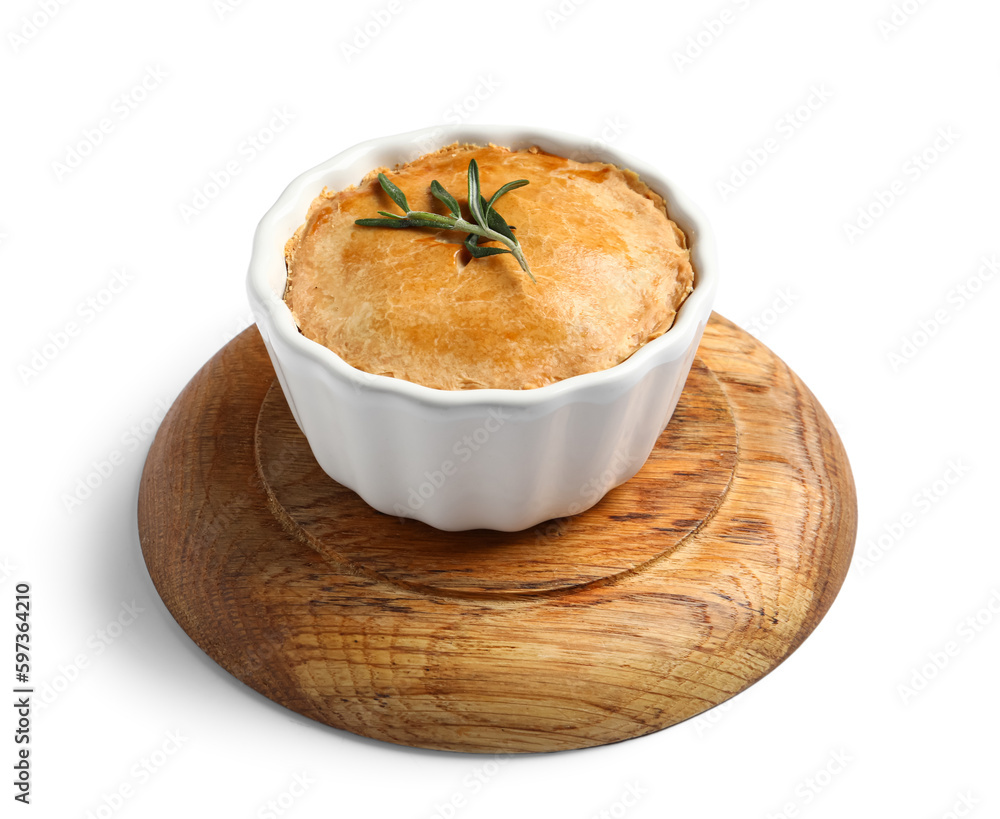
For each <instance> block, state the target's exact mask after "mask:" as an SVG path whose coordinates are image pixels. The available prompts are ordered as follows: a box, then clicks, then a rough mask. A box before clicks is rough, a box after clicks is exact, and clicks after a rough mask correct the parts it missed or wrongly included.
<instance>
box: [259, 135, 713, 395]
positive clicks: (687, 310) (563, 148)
mask: <svg viewBox="0 0 1000 819" xmlns="http://www.w3.org/2000/svg"><path fill="white" fill-rule="evenodd" d="M454 142H460V143H473V144H487V143H493V144H495V145H501V146H504V147H507V148H511V149H517V148H526V147H529V146H531V145H537V146H538V147H540V148H542V149H543V150H546V151H549V152H550V153H554V154H559V155H562V156H573V155H578V156H579V155H580V154H581V152H582V151H584V150H585V151H586V161H600V162H607V163H609V164H612V165H616V166H618V167H619V168H627V169H628V170H631V171H633V172H635V173H636V174H638V175H639V178H640V179H642V181H643V182H644V183H645V184H646V185H648V186H649V187H650V188H651V189H652V190H653V191H655V192H656V193H658V194H659V195H660V196H662V197H663V199H664V200H665V202H666V204H667V212H668V214H669V216H670V218H671V219H672V220H673V221H674V222H676V223H677V225H678V226H679V227H680V228H681V230H682V231H684V234H685V236H686V237H687V240H688V246H689V248H690V249H691V263H692V267H693V269H694V288H693V290H692V291H691V293H689V294H688V296H687V298H686V299H685V300H684V302H683V303H682V304H681V306H680V309H679V310H678V311H677V315H676V316H675V318H674V323H673V325H672V326H671V327H670V329H669V330H667V332H665V333H664V334H663V335H661V336H659V337H658V338H655V339H653V340H652V341H649V342H647V343H646V344H644V345H643V346H642V347H640V348H639V349H638V350H636V351H635V352H634V353H633V354H632V355H631V356H629V357H628V358H627V359H625V360H624V361H622V362H620V363H618V364H615V365H614V366H612V367H608V368H606V369H603V370H596V371H593V372H589V373H582V374H580V375H575V376H571V377H569V378H565V379H562V380H560V381H556V382H554V383H552V384H546V385H545V386H542V387H535V388H532V389H526V390H510V389H495V388H487V389H474V390H444V389H437V388H435V387H428V386H425V385H423V384H417V383H415V382H413V381H407V380H405V379H401V378H395V377H392V376H385V375H374V374H372V373H367V372H364V371H362V370H359V369H357V368H355V367H353V366H351V365H350V364H348V363H347V362H346V361H344V359H342V358H341V357H340V356H339V355H337V354H336V353H335V352H334V351H333V350H331V349H329V348H328V347H325V346H324V345H322V344H320V343H318V342H316V341H313V340H312V339H309V338H307V337H306V336H304V335H303V334H302V333H301V332H300V331H299V329H298V327H297V325H296V323H295V320H294V318H293V317H292V312H291V310H290V309H289V307H288V305H287V304H286V303H285V301H284V288H283V289H282V293H280V294H279V293H277V292H275V290H274V288H273V287H272V286H271V284H270V281H271V279H272V278H274V279H277V278H279V277H278V275H277V270H276V268H275V265H276V264H278V263H280V265H281V276H280V279H281V280H282V281H286V282H287V271H286V270H285V262H284V246H285V243H286V242H287V240H288V239H289V238H291V235H292V234H291V233H290V232H289V233H288V235H287V236H283V235H279V234H280V233H281V230H280V224H281V223H282V222H283V221H287V220H288V219H289V218H290V217H293V218H292V219H291V221H292V222H295V218H294V217H296V215H297V216H298V217H299V218H298V222H296V223H295V224H296V227H297V226H298V225H299V224H301V223H302V222H303V221H305V216H306V212H307V210H308V207H309V204H310V203H311V202H312V200H313V199H315V197H316V196H318V195H319V193H320V191H321V190H322V188H323V187H324V186H327V187H330V186H329V185H327V183H326V181H325V180H326V179H327V178H329V177H330V176H332V175H334V174H337V173H343V172H346V171H347V170H348V168H350V167H351V166H353V165H355V164H357V163H359V162H360V161H361V160H362V159H364V158H365V157H366V156H370V155H373V154H376V153H380V157H381V158H380V159H379V160H377V161H373V162H372V163H371V165H370V167H369V168H368V169H367V170H366V171H364V172H362V173H360V174H358V175H357V177H356V178H355V179H353V180H352V181H351V182H350V183H343V184H340V185H338V189H339V188H342V187H344V186H345V185H346V184H357V183H358V182H360V181H361V178H362V177H363V176H364V175H365V173H368V172H369V171H371V170H373V169H374V168H377V167H380V166H383V165H390V164H396V163H397V162H403V161H406V160H407V159H412V158H415V156H416V154H415V153H413V151H412V146H413V145H416V144H429V143H433V144H434V145H435V146H438V147H441V146H445V145H450V144H452V143H454ZM408 146H409V147H410V148H411V150H410V152H409V154H405V153H404V149H405V148H407V147H408ZM428 150H433V148H429V149H428ZM389 153H394V154H396V155H397V156H398V159H396V160H395V161H394V162H393V161H387V159H386V154H389ZM293 230H294V228H293ZM716 267H717V263H716V258H715V243H714V239H713V236H712V232H711V228H710V227H709V224H708V221H707V220H706V219H705V217H704V215H703V214H702V212H701V210H700V209H699V208H698V207H697V206H696V205H695V204H694V203H693V202H691V200H689V199H688V198H687V196H685V195H684V194H683V193H682V192H681V191H680V190H678V189H677V187H676V186H675V185H674V184H673V183H672V182H671V181H670V180H668V179H667V178H665V177H664V176H663V175H662V174H661V173H660V172H659V171H658V170H656V169H655V168H653V167H651V166H650V165H648V164H647V163H646V162H643V161H642V160H640V159H637V158H635V157H633V156H631V155H629V154H626V153H624V152H622V151H619V150H617V149H615V148H613V147H611V146H608V145H595V144H592V143H590V142H588V141H587V140H586V139H585V138H582V137H580V136H577V135H574V134H570V133H566V132H562V131H553V130H550V129H545V128H536V127H519V126H511V125H463V126H452V127H446V126H439V127H431V128H423V129H419V130H415V131H408V132H405V133H401V134H395V135H392V136H387V137H379V138H376V139H371V140H367V141H365V142H362V143H359V144H357V145H355V146H353V147H351V148H348V149H347V150H345V151H342V152H340V153H338V154H337V155H336V156H334V157H332V158H330V159H328V160H327V161H325V162H322V163H320V164H319V165H316V166H315V167H313V168H310V169H309V170H307V171H305V172H303V173H301V174H300V175H299V176H297V177H296V178H295V179H293V180H292V181H291V183H289V185H288V186H287V187H286V188H285V190H284V191H283V192H282V194H281V195H280V196H279V197H278V200H277V201H276V202H275V203H274V205H272V206H271V208H270V209H269V210H268V211H267V213H266V214H264V217H263V218H262V219H261V221H260V223H259V224H258V226H257V230H256V232H255V234H254V240H253V251H252V254H251V258H250V269H249V273H248V276H247V291H248V295H249V297H250V300H251V303H252V304H253V305H254V307H255V312H256V311H257V310H259V311H263V312H264V313H265V314H266V315H267V317H268V318H269V322H268V323H269V325H270V329H271V330H272V331H274V332H276V333H279V334H280V335H281V338H282V340H284V341H285V343H287V344H289V345H291V346H292V347H293V348H295V349H296V350H297V351H298V352H299V353H301V354H302V355H303V356H306V357H307V358H309V359H311V360H312V361H314V362H315V363H317V364H318V365H320V366H321V367H323V368H324V369H325V370H327V371H328V372H330V373H331V374H333V375H335V376H336V377H337V378H339V379H342V380H344V381H345V382H347V383H348V384H352V385H353V386H355V387H356V388H358V389H363V390H367V391H376V392H385V393H392V394H395V395H400V396H404V397H406V398H408V399H409V400H411V401H415V402H417V403H420V404H423V405H426V406H431V407H442V408H444V407H474V406H479V405H484V404H489V405H491V406H499V407H510V408H515V409H530V408H533V407H540V406H541V405H546V404H550V403H551V402H553V401H555V402H556V403H561V402H562V401H563V400H565V399H566V398H568V397H569V396H570V395H571V394H573V395H574V397H575V394H577V393H578V392H580V391H584V392H590V391H591V389H594V390H596V391H598V392H600V393H605V392H608V391H610V392H614V391H616V388H623V387H625V386H626V385H628V384H630V383H633V382H634V381H635V380H636V379H638V378H639V377H641V375H642V374H643V373H644V372H645V371H646V369H647V368H648V366H649V365H650V364H653V363H656V362H658V361H664V360H670V359H672V358H673V357H674V354H676V356H680V355H683V354H684V353H685V351H686V349H687V346H688V344H689V342H690V339H691V336H692V335H693V334H694V333H695V332H697V330H698V322H699V320H700V317H701V316H702V315H703V314H704V312H705V311H704V310H703V309H701V308H702V307H703V306H704V305H705V304H706V303H707V304H708V305H711V303H712V300H713V298H714V294H715V289H716V283H717V270H716Z"/></svg>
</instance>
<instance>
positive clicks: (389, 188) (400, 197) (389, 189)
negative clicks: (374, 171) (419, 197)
mask: <svg viewBox="0 0 1000 819" xmlns="http://www.w3.org/2000/svg"><path fill="white" fill-rule="evenodd" d="M378 181H379V184H380V185H381V186H382V190H384V191H385V192H386V193H387V194H389V198H390V199H391V200H392V201H393V202H395V203H396V204H397V205H399V206H400V207H401V208H402V209H403V213H409V212H410V206H409V204H407V202H406V196H405V194H404V193H403V192H402V191H401V190H400V189H399V188H397V187H396V186H395V185H393V184H392V182H390V181H389V177H387V176H386V175H385V174H384V173H380V174H379V175H378Z"/></svg>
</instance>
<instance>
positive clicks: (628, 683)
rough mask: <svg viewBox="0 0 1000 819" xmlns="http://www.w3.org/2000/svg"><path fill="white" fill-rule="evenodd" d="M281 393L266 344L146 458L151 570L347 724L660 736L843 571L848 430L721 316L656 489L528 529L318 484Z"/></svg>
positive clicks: (711, 695) (273, 689)
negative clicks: (447, 516)
mask: <svg viewBox="0 0 1000 819" xmlns="http://www.w3.org/2000/svg"><path fill="white" fill-rule="evenodd" d="M273 382H274V373H273V370H272V369H271V365H270V362H269V360H268V358H267V354H266V352H265V350H264V347H263V344H262V343H261V342H260V339H259V337H258V335H257V331H256V329H255V328H250V329H249V330H247V331H246V332H244V333H243V334H242V335H240V336H239V337H238V338H236V339H234V340H233V341H232V342H230V343H229V344H228V345H227V346H226V347H225V348H223V349H222V350H221V351H220V352H219V353H218V354H217V355H216V356H215V357H214V358H213V359H211V360H210V361H209V362H208V363H207V364H206V365H205V366H204V367H203V368H202V370H201V371H200V372H199V373H198V374H197V375H196V376H195V377H194V378H193V379H192V381H191V382H190V384H188V386H187V387H186V388H185V390H184V391H183V392H182V393H181V395H180V396H179V397H178V399H177V401H176V402H175V404H174V406H173V407H172V408H171V410H170V412H169V413H168V414H167V417H166V418H165V420H164V422H163V425H162V426H161V428H160V431H159V433H158V434H157V437H156V439H155V441H154V443H153V446H152V448H151V450H150V453H149V456H148V458H147V461H146V466H145V470H144V473H143V477H142V484H141V487H140V496H139V529H140V537H141V541H142V549H143V554H144V557H145V559H146V564H147V566H148V568H149V572H150V576H151V577H152V579H153V582H154V584H155V585H156V588H157V590H158V591H159V593H160V595H161V596H162V598H163V600H164V602H165V603H166V605H167V607H168V608H169V609H170V611H171V613H172V614H173V615H174V617H175V618H176V619H177V621H178V623H180V625H181V627H182V628H183V629H184V630H185V631H186V632H187V633H188V634H189V635H190V636H191V637H192V639H193V640H194V641H195V642H196V643H197V644H198V645H199V646H200V647H201V648H202V649H204V650H205V651H206V652H207V653H208V654H209V656H211V657H212V658H213V659H215V660H216V661H217V662H218V663H219V664H220V665H221V666H222V667H223V668H226V669H227V670H228V671H230V672H231V673H232V674H234V675H235V676H236V677H238V678H239V679H241V680H243V681H244V682H245V683H247V684H248V685H249V686H251V687H253V688H254V689H256V690H257V691H259V692H261V693H262V694H264V695H265V696H267V697H270V698H271V699H273V700H275V701H277V702H279V703H282V704H283V705H285V706H287V707H289V708H291V709H293V710H295V711H297V712H299V713H301V714H304V715H306V716H308V717H311V718H313V719H316V720H319V721H321V722H324V723H327V724H329V725H332V726H335V727H338V728H344V729H346V730H349V731H353V732H355V733H359V734H363V735H366V736H370V737H375V738H378V739H382V740H387V741H390V742H396V743H401V744H406V745H416V746H421V747H427V748H438V749H446V750H456V751H476V752H496V751H511V752H530V751H555V750H563V749H569V748H580V747H587V746H592V745H600V744H605V743H609V742H616V741H619V740H622V739H627V738H630V737H635V736H640V735H643V734H647V733H650V732H653V731H657V730H660V729H662V728H665V727H667V726H669V725H673V724H675V723H677V722H679V721H681V720H684V719H687V718H689V717H691V716H694V715H696V714H698V713H700V712H701V711H703V710H705V709H707V708H710V707H712V706H714V705H717V704H719V703H720V702H723V701H725V700H726V699H728V698H729V697H731V696H733V695H734V694H737V693H739V692H740V691H742V690H743V689H744V688H746V687H747V686H748V685H751V684H752V683H754V682H756V681H757V680H759V679H760V678H761V677H763V676H764V675H765V674H767V673H768V672H769V671H771V670H772V669H773V668H774V667H775V666H777V665H778V664H779V663H780V662H781V661H782V660H784V659H785V658H786V657H787V656H788V655H789V654H790V653H791V652H792V651H794V650H795V648H797V647H798V645H799V644H800V643H801V642H802V641H803V640H804V639H805V638H806V637H807V636H808V634H809V633H810V632H811V631H812V630H813V628H815V626H816V624H817V623H818V622H819V620H820V619H821V618H822V617H823V615H824V614H825V613H826V611H827V609H828V608H829V606H830V604H831V603H832V601H833V599H834V597H835V596H836V594H837V592H838V590H839V589H840V586H841V583H842V582H843V579H844V576H845V574H846V572H847V567H848V564H849V562H850V557H851V554H852V551H853V547H854V538H855V532H856V523H857V520H856V518H857V516H856V500H855V492H854V483H853V479H852V477H851V472H850V467H849V465H848V461H847V458H846V455H845V453H844V451H843V448H842V446H841V443H840V440H839V438H838V436H837V434H836V431H835V430H834V428H833V426H832V424H831V423H830V420H829V418H828V417H827V416H826V414H825V413H824V411H823V409H822V408H821V407H820V405H819V404H818V402H817V401H816V399H815V398H814V397H813V395H812V394H811V393H810V392H809V390H808V389H807V388H806V387H805V385H804V384H802V382H801V381H800V380H799V379H798V378H797V377H796V376H795V374H794V373H792V372H791V371H790V370H789V369H788V367H787V366H785V365H784V364H783V363H782V362H781V361H780V360H779V359H778V358H776V357H775V356H774V355H773V354H772V353H771V352H770V351H769V350H767V348H765V347H764V346H763V345H761V344H760V343H759V342H757V341H755V340H754V339H753V338H751V337H750V336H749V335H748V334H746V333H745V332H743V331H742V330H740V329H739V328H737V327H736V326H735V325H733V324H731V323H730V322H728V321H726V320H725V319H723V318H721V317H719V316H717V315H714V316H713V318H712V321H711V322H710V324H709V326H708V328H707V329H706V332H705V336H704V338H703V340H702V344H701V347H700V348H699V353H698V359H697V360H696V363H695V366H694V368H693V370H692V375H691V377H690V379H689V380H688V383H687V386H686V387H685V391H684V394H683V395H682V397H681V401H680V404H679V405H678V408H677V411H676V413H675V415H674V418H673V420H672V421H671V423H670V425H669V426H668V428H667V430H666V431H665V432H664V434H663V436H662V437H661V439H660V441H659V442H658V444H657V446H656V448H655V449H654V451H653V454H652V455H651V457H650V459H649V461H648V462H647V463H646V465H645V466H644V467H643V468H642V470H640V472H639V473H638V475H636V477H634V478H633V479H632V480H630V481H628V482H627V483H625V484H623V485H622V486H620V487H618V488H617V489H614V490H612V492H611V493H609V494H608V495H607V496H606V497H605V499H604V500H602V501H601V502H600V503H599V504H598V505H597V506H595V507H594V508H592V509H590V510H589V511H587V512H584V513H581V514H580V515H577V516H575V517H572V518H565V519H562V520H559V521H550V522H548V523H545V524H542V525H541V526H539V527H537V528H536V529H532V530H527V531H525V532H517V533H497V532H485V531H475V532H466V533H450V532H439V531H437V530H435V529H432V528H430V527H428V526H426V525H424V524H421V523H418V522H416V521H409V520H406V521H404V520H400V519H398V518H395V517H391V516H387V515H382V514H380V513H378V512H375V511H374V510H372V509H370V508H369V507H368V506H367V505H366V504H364V503H363V502H362V501H361V500H360V499H358V498H357V496H355V495H354V493H353V492H350V491H349V490H346V489H344V488H343V487H340V486H339V485H337V484H336V483H335V482H333V481H332V480H330V479H329V478H328V477H326V475H325V474H324V473H322V472H321V471H320V470H319V467H318V466H317V465H316V464H315V462H314V461H313V460H312V456H311V455H310V454H309V451H308V446H307V445H306V444H305V440H304V438H303V437H302V435H301V433H300V432H299V431H298V429H297V427H296V426H295V424H294V421H293V420H292V419H291V415H290V413H289V412H288V409H287V406H286V405H285V403H284V399H283V396H282V395H281V392H280V390H279V389H278V388H277V387H276V386H275V385H274V384H273ZM806 682H807V681H804V684H805V683H806Z"/></svg>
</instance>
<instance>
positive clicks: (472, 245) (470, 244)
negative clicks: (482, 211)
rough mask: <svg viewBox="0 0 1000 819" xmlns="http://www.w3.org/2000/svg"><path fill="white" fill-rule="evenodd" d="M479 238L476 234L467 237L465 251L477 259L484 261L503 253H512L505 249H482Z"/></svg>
mask: <svg viewBox="0 0 1000 819" xmlns="http://www.w3.org/2000/svg"><path fill="white" fill-rule="evenodd" d="M478 242H479V237H478V236H476V234H475V233H470V234H469V235H468V236H466V237H465V249H466V250H468V251H469V253H471V254H472V255H473V256H474V257H475V258H477V259H482V258H484V257H486V256H497V255H499V254H501V253H510V251H509V250H508V249H507V248H505V247H480V246H479V244H478Z"/></svg>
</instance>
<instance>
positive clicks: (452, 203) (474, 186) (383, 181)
mask: <svg viewBox="0 0 1000 819" xmlns="http://www.w3.org/2000/svg"><path fill="white" fill-rule="evenodd" d="M378 181H379V184H380V185H381V186H382V190H384V191H385V192H386V193H387V194H388V195H389V198H390V199H392V201H393V202H395V203H396V204H397V205H398V206H399V207H400V209H401V210H402V211H403V213H404V214H405V216H400V215H399V214H396V213H389V212H387V211H384V210H380V211H379V214H381V215H382V216H383V217H384V218H383V219H374V218H373V219H357V220H355V222H354V224H356V225H361V226H362V227H387V228H415V227H429V228H437V229H438V230H460V231H463V232H465V233H467V234H468V235H467V236H466V237H465V243H464V244H465V248H466V250H468V251H469V253H471V254H472V256H473V257H474V258H476V259H481V258H483V257H484V256H496V255H497V254H499V253H510V254H511V255H513V257H514V258H515V259H517V263H518V264H519V265H521V269H522V270H523V271H524V272H525V273H527V274H528V278H530V279H531V281H535V277H534V276H533V275H532V273H531V270H530V268H529V267H528V261H527V259H525V258H524V253H523V252H522V250H521V243H520V242H518V240H517V237H516V236H514V228H512V227H511V226H510V225H508V224H507V222H506V220H505V219H504V218H503V217H502V216H501V215H500V214H499V213H497V212H496V210H495V209H494V207H493V206H494V205H495V204H496V202H497V200H498V199H499V198H500V197H501V196H503V195H504V194H505V193H508V192H510V191H512V190H515V189H517V188H523V187H524V186H525V185H527V184H528V180H527V179H516V180H514V181H513V182H508V183H507V184H506V185H503V186H502V187H501V188H500V189H499V190H497V192H496V193H494V194H493V196H491V197H490V199H489V201H487V200H486V197H484V196H483V194H482V191H481V188H480V184H479V165H478V163H477V162H476V160H475V159H473V160H471V161H470V162H469V210H470V211H471V212H472V218H473V219H474V220H475V222H469V221H467V220H466V219H465V218H463V216H462V209H461V207H460V206H459V204H458V200H457V199H455V197H454V196H452V195H451V194H450V193H448V191H446V190H445V189H444V187H443V186H442V185H441V183H440V182H438V181H437V180H436V179H435V180H434V181H433V182H431V193H432V194H433V195H434V197H435V198H436V199H438V200H439V201H440V202H442V203H443V204H444V206H445V207H446V208H447V209H448V211H449V213H450V214H451V215H450V216H444V215H442V214H440V213H428V212H426V211H421V210H410V205H409V203H408V202H407V201H406V195H405V194H404V193H403V192H402V191H401V190H400V189H399V188H398V187H397V186H396V185H394V184H393V183H392V182H390V181H389V179H388V178H387V177H386V175H385V174H384V173H380V174H379V175H378ZM480 241H487V242H500V243H501V244H502V245H504V247H483V246H482V245H480V244H479V242H480Z"/></svg>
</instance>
